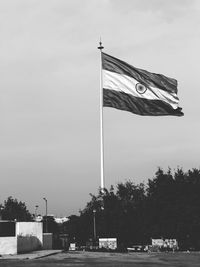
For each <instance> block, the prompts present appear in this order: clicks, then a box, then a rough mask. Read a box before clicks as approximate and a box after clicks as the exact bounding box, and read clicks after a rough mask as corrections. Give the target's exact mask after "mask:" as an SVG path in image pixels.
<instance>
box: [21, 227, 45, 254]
mask: <svg viewBox="0 0 200 267" xmlns="http://www.w3.org/2000/svg"><path fill="white" fill-rule="evenodd" d="M16 236H17V252H18V253H21V252H27V251H33V250H37V249H41V248H42V246H43V233H42V222H16Z"/></svg>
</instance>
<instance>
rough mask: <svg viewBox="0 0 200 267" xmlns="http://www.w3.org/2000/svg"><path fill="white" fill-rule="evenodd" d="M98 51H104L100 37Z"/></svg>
mask: <svg viewBox="0 0 200 267" xmlns="http://www.w3.org/2000/svg"><path fill="white" fill-rule="evenodd" d="M98 49H100V50H102V49H104V47H103V46H102V42H101V37H100V42H99V46H98Z"/></svg>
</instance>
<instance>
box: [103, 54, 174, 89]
mask: <svg viewBox="0 0 200 267" xmlns="http://www.w3.org/2000/svg"><path fill="white" fill-rule="evenodd" d="M102 68H103V69H105V70H108V71H112V72H116V73H119V74H125V75H128V76H130V77H133V78H134V79H136V80H137V81H138V82H140V83H142V84H144V85H145V86H147V87H148V86H154V87H157V88H160V89H162V90H164V91H168V92H173V93H177V80H175V79H173V78H169V77H166V76H164V75H162V74H156V73H151V72H148V71H146V70H142V69H138V68H135V67H133V66H131V65H129V64H128V63H126V62H124V61H122V60H120V59H117V58H115V57H112V56H110V55H107V54H105V53H102Z"/></svg>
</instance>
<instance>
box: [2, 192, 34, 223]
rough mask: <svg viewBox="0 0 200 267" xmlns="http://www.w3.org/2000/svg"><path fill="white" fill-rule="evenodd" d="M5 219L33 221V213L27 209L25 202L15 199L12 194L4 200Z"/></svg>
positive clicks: (3, 216) (3, 212)
mask: <svg viewBox="0 0 200 267" xmlns="http://www.w3.org/2000/svg"><path fill="white" fill-rule="evenodd" d="M2 219H3V220H17V221H31V220H32V219H33V218H32V215H31V213H30V212H29V211H28V210H27V207H26V204H25V203H24V202H21V201H18V200H17V199H13V198H12V197H11V196H10V197H8V199H7V200H5V201H4V205H3V206H2Z"/></svg>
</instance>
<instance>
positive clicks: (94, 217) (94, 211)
mask: <svg viewBox="0 0 200 267" xmlns="http://www.w3.org/2000/svg"><path fill="white" fill-rule="evenodd" d="M95 215H96V210H93V224H94V241H96V216H95Z"/></svg>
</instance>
